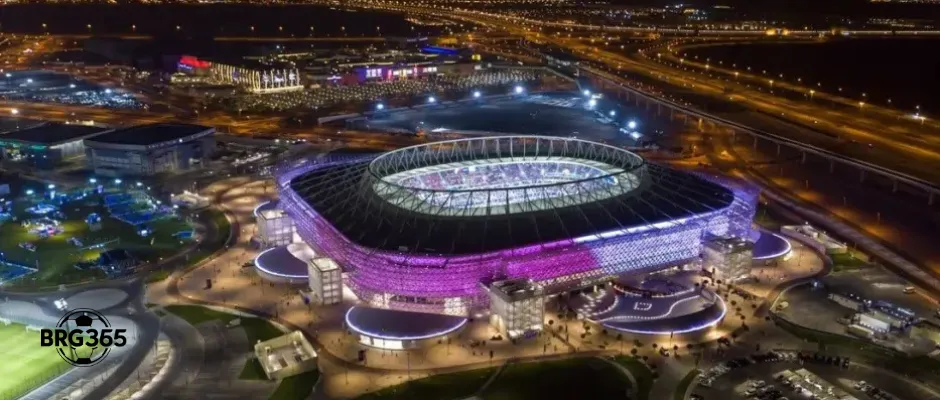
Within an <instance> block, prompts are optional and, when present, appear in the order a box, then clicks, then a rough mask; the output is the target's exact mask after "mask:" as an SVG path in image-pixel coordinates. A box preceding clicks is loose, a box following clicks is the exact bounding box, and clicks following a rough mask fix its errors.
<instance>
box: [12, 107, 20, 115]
mask: <svg viewBox="0 0 940 400" xmlns="http://www.w3.org/2000/svg"><path fill="white" fill-rule="evenodd" d="M19 113H20V110H18V109H16V108H13V109H10V114H13V115H19Z"/></svg>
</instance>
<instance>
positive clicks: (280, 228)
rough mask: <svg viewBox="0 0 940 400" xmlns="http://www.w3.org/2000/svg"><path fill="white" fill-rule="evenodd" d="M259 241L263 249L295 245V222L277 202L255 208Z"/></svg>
mask: <svg viewBox="0 0 940 400" xmlns="http://www.w3.org/2000/svg"><path fill="white" fill-rule="evenodd" d="M254 215H255V223H256V226H257V228H258V233H257V236H256V238H257V240H258V243H259V244H260V245H261V247H262V248H268V247H274V246H286V245H289V244H291V243H294V222H293V221H292V220H291V219H290V217H289V216H288V215H287V213H286V212H284V210H282V209H280V208H278V207H277V202H267V203H264V204H262V205H260V206H258V207H257V208H255V212H254Z"/></svg>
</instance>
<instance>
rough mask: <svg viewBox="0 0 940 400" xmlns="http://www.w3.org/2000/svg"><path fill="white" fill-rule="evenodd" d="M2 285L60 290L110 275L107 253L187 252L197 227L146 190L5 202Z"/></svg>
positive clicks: (153, 257) (30, 195)
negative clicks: (102, 258)
mask: <svg viewBox="0 0 940 400" xmlns="http://www.w3.org/2000/svg"><path fill="white" fill-rule="evenodd" d="M0 215H2V216H0V282H3V284H4V285H14V286H27V287H28V286H54V285H58V284H67V283H74V282H81V281H86V280H92V279H96V278H102V277H104V276H105V275H106V274H105V273H104V272H103V270H102V269H101V268H99V267H98V265H97V264H98V262H97V261H98V258H99V255H100V254H101V253H103V252H107V251H108V250H126V251H127V252H128V253H129V254H130V255H131V256H132V257H133V258H134V259H136V260H138V261H139V262H141V263H147V262H156V261H159V260H160V259H161V258H164V257H167V256H169V255H172V254H174V253H177V252H179V251H180V249H181V248H182V247H183V246H184V245H185V244H186V243H188V242H189V241H190V240H191V239H192V235H193V231H194V229H193V226H192V224H190V223H189V222H188V221H187V218H186V217H182V216H180V215H178V214H177V213H176V210H175V209H173V208H172V207H168V206H165V205H163V204H160V202H159V201H158V200H155V199H154V198H152V197H151V196H150V195H149V194H148V193H147V190H146V188H137V187H130V188H124V187H112V188H109V189H105V188H103V187H91V186H89V187H85V188H78V189H75V190H70V191H67V192H61V193H60V192H56V191H55V186H54V185H49V186H48V188H47V189H45V190H43V191H41V192H40V191H39V190H35V191H34V190H27V191H24V193H22V195H21V196H19V197H17V198H15V199H13V200H9V199H8V201H5V202H4V203H3V204H0Z"/></svg>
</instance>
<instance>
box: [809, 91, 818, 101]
mask: <svg viewBox="0 0 940 400" xmlns="http://www.w3.org/2000/svg"><path fill="white" fill-rule="evenodd" d="M814 94H816V91H815V90H810V91H809V99H810V100H812V99H813V95H814Z"/></svg>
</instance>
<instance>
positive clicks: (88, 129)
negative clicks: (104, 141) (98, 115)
mask: <svg viewBox="0 0 940 400" xmlns="http://www.w3.org/2000/svg"><path fill="white" fill-rule="evenodd" d="M110 131H111V130H110V129H105V128H100V127H95V126H86V125H69V124H56V123H43V124H39V125H35V126H32V127H30V128H27V129H21V130H16V131H12V132H6V133H0V158H2V159H3V160H6V161H12V162H21V163H25V164H28V165H31V166H34V167H37V168H55V167H56V166H57V165H59V164H60V163H61V162H62V161H67V160H70V159H74V158H79V157H82V156H84V155H85V145H84V142H83V141H84V140H85V139H89V138H93V137H95V136H98V135H101V134H104V133H107V132H110Z"/></svg>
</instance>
